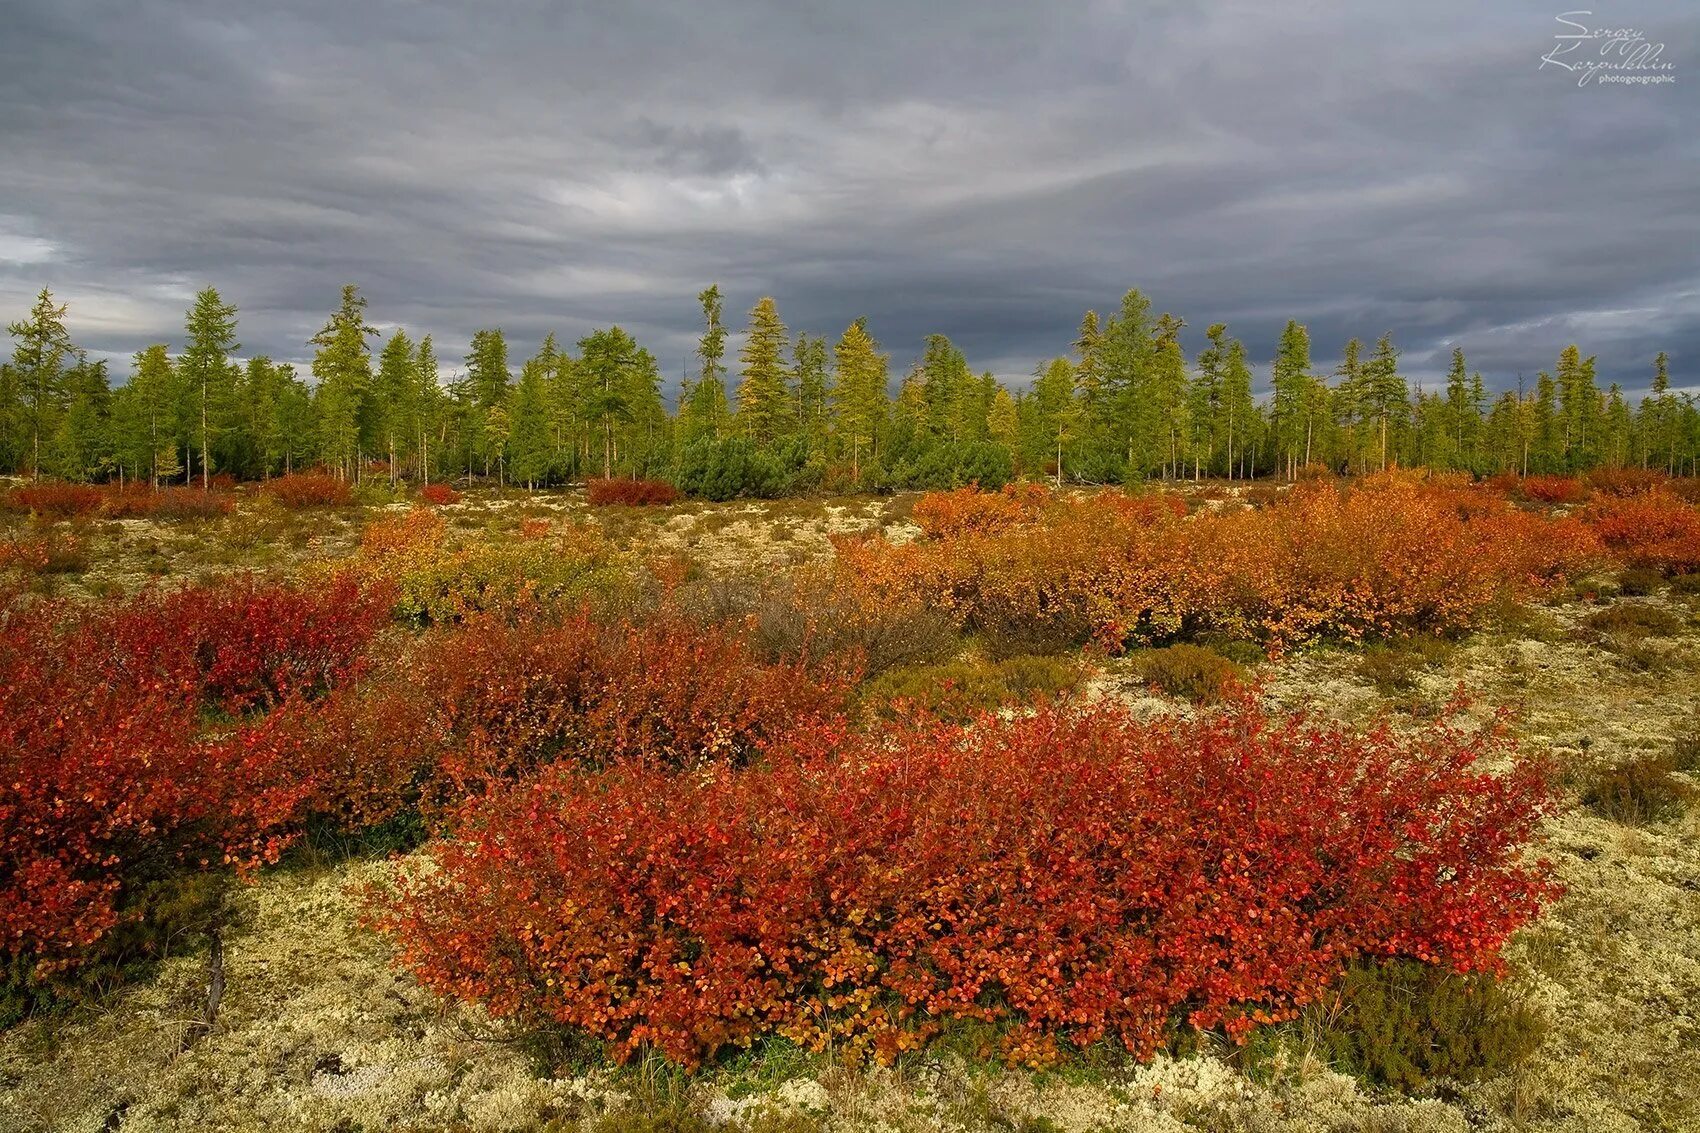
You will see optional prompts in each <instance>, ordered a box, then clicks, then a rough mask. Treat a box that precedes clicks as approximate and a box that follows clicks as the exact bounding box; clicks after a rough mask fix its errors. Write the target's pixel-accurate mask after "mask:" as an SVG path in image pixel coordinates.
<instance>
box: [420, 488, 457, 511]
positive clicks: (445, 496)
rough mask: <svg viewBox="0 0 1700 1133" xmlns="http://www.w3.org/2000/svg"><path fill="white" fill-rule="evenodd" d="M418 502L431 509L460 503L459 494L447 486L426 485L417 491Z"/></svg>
mask: <svg viewBox="0 0 1700 1133" xmlns="http://www.w3.org/2000/svg"><path fill="white" fill-rule="evenodd" d="M418 496H419V502H420V503H423V504H430V505H431V506H433V507H442V506H443V505H445V504H458V503H460V499H461V496H460V493H459V492H457V491H455V490H454V488H452V487H451V486H449V485H448V484H426V485H425V486H424V487H422V488H420V489H419V493H418Z"/></svg>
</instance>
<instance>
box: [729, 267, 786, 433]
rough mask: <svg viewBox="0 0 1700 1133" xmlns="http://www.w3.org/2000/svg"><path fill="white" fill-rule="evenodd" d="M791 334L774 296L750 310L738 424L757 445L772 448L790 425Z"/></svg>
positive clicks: (742, 353)
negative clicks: (788, 364)
mask: <svg viewBox="0 0 1700 1133" xmlns="http://www.w3.org/2000/svg"><path fill="white" fill-rule="evenodd" d="M790 340H791V334H790V332H789V331H788V330H786V329H785V324H784V323H783V322H781V321H780V319H779V307H778V306H777V305H776V304H775V303H774V301H773V298H772V296H763V297H762V298H761V299H759V300H757V301H756V305H755V306H754V307H752V308H750V326H749V330H748V331H747V332H746V333H745V336H744V347H743V349H742V350H740V351H739V352H738V357H739V360H740V361H742V362H743V364H744V368H743V377H742V380H741V381H739V383H738V425H739V429H740V431H741V432H742V433H743V434H744V435H745V436H747V437H749V438H750V440H752V441H754V442H755V443H756V444H757V445H759V446H763V447H766V446H768V445H771V444H772V443H773V442H774V440H776V439H777V438H778V437H779V436H780V435H781V433H782V432H783V431H784V430H785V428H786V427H787V425H788V424H789V422H790V418H791V415H790V414H789V413H788V412H787V402H788V392H787V390H786V385H785V377H786V371H785V349H786V347H787V346H788V345H789V344H790Z"/></svg>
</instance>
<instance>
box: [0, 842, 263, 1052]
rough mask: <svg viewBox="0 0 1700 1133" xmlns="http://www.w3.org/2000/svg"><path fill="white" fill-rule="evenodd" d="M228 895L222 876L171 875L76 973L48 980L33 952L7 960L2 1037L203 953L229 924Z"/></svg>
mask: <svg viewBox="0 0 1700 1133" xmlns="http://www.w3.org/2000/svg"><path fill="white" fill-rule="evenodd" d="M228 890H229V880H228V878H226V877H224V876H222V875H219V874H213V873H191V874H168V875H165V876H162V877H158V878H155V879H153V880H151V881H146V882H143V883H140V884H137V885H135V886H134V887H133V889H132V890H131V892H130V893H129V894H127V896H126V897H125V899H124V902H123V903H122V905H121V906H120V908H119V910H118V913H119V917H118V922H117V924H116V925H114V926H113V928H112V929H111V930H110V931H108V932H107V933H106V934H105V935H104V936H102V937H101V938H100V940H99V941H97V942H96V943H95V944H94V946H93V947H92V948H91V949H90V950H89V952H88V955H87V956H86V957H84V958H83V959H82V961H81V962H80V963H79V964H78V965H77V966H76V967H73V968H69V969H61V970H57V971H54V972H53V973H52V974H50V975H45V976H44V975H43V974H42V973H41V970H40V969H39V968H38V966H37V962H36V961H37V957H35V956H33V955H31V954H29V953H27V952H19V953H14V954H12V955H11V956H8V957H4V958H0V1029H4V1028H6V1027H9V1026H11V1025H12V1024H14V1023H16V1022H18V1021H19V1020H21V1019H24V1018H27V1017H29V1016H31V1015H35V1014H39V1013H41V1012H44V1011H53V1010H55V1009H59V1008H62V1007H63V1006H65V1005H67V1004H73V1003H77V1002H81V1001H87V1000H91V999H98V998H99V997H100V996H101V995H103V994H105V993H106V992H108V991H110V990H112V989H113V988H116V987H119V986H122V985H124V984H127V983H132V982H134V981H135V980H136V979H138V978H140V977H142V976H145V975H146V974H147V973H148V972H150V971H152V970H153V968H154V966H155V965H157V964H158V963H159V962H160V961H161V960H164V959H165V958H166V957H168V956H170V955H172V954H174V953H179V952H182V951H184V950H186V949H191V948H197V947H200V946H201V945H203V944H204V943H205V941H206V934H207V930H208V928H209V927H210V926H211V925H212V924H213V923H214V921H215V920H223V919H225V918H226V917H227V916H228V913H229V908H228V906H227V904H226V900H227V896H228Z"/></svg>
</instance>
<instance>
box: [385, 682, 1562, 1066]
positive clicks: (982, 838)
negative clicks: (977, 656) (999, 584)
mask: <svg viewBox="0 0 1700 1133" xmlns="http://www.w3.org/2000/svg"><path fill="white" fill-rule="evenodd" d="M1507 745H1508V741H1506V740H1505V739H1504V737H1503V735H1501V734H1499V733H1497V732H1474V731H1465V730H1462V729H1461V728H1459V727H1456V726H1453V725H1451V724H1441V725H1437V726H1434V727H1432V728H1430V729H1429V730H1427V731H1424V732H1422V733H1419V734H1415V735H1399V734H1395V733H1393V732H1392V731H1391V730H1388V729H1385V728H1384V729H1380V730H1377V731H1374V732H1371V733H1369V734H1367V735H1359V734H1355V733H1352V732H1350V731H1346V730H1343V729H1342V728H1340V727H1338V726H1334V725H1329V724H1322V723H1314V722H1309V721H1306V720H1304V719H1301V718H1285V719H1266V718H1265V717H1263V716H1262V715H1260V713H1259V710H1258V709H1257V708H1256V707H1255V706H1254V705H1253V704H1251V703H1250V702H1246V703H1243V704H1240V705H1238V706H1236V707H1235V708H1233V709H1232V710H1230V711H1227V712H1223V713H1219V714H1213V715H1208V716H1205V717H1203V718H1200V719H1195V720H1181V719H1163V720H1156V721H1147V722H1140V721H1137V720H1135V719H1133V718H1132V717H1131V716H1129V715H1128V714H1126V713H1125V712H1122V711H1119V710H1114V709H1109V708H1099V709H1095V710H1088V711H1080V712H1075V711H1063V710H1052V709H1046V710H1041V711H1040V712H1039V713H1038V714H1037V715H1035V716H1032V717H1027V718H1020V719H1015V720H1005V719H1001V718H998V717H985V718H982V719H981V720H979V721H978V722H977V723H976V724H974V725H972V726H970V727H967V728H957V727H950V726H945V725H936V724H935V725H927V726H921V727H917V728H915V729H913V730H908V731H902V732H898V733H895V734H891V735H886V736H874V737H858V736H854V735H849V734H845V733H843V732H841V731H839V730H837V729H824V730H817V731H814V732H812V733H810V734H809V735H808V737H807V740H806V741H805V742H804V743H803V744H802V745H801V746H800V748H799V750H797V751H795V752H791V753H789V754H785V755H782V756H776V757H774V758H770V759H769V760H767V761H764V762H762V763H759V764H755V765H751V766H749V767H745V768H739V767H736V766H733V765H730V764H724V763H722V764H714V765H711V766H709V767H707V768H704V769H702V770H701V771H700V772H698V773H696V774H691V775H669V774H666V773H665V772H664V771H663V770H662V769H661V768H659V767H656V766H655V765H653V764H649V763H645V762H630V763H623V764H620V765H618V766H615V767H613V768H611V769H609V770H607V771H605V772H603V773H601V774H597V775H588V774H585V773H583V772H582V771H581V770H579V769H578V768H576V767H574V766H571V765H560V766H557V767H554V768H551V769H549V770H547V771H545V772H543V773H542V774H540V775H539V776H538V777H537V778H536V779H534V780H532V781H529V782H526V783H523V784H520V785H517V786H515V787H513V788H511V789H509V790H507V791H504V792H501V793H499V794H497V795H495V796H492V797H490V798H488V799H484V800H480V801H478V802H477V803H475V804H470V805H468V806H467V807H466V808H465V809H464V810H463V811H462V813H461V815H460V823H459V826H458V828H457V833H456V835H455V836H454V837H453V838H451V839H449V840H446V841H443V842H440V843H438V844H436V845H435V846H434V847H433V849H432V850H431V852H430V856H431V858H432V864H433V866H434V868H432V869H426V870H421V871H418V872H415V873H413V874H411V875H410V876H409V878H408V879H406V880H405V881H404V882H403V884H402V887H401V890H400V893H399V895H397V896H396V897H395V898H394V899H393V900H392V901H391V902H390V903H388V904H387V906H386V907H383V908H381V909H380V910H379V911H378V913H377V917H376V919H377V923H378V924H379V925H380V927H381V928H382V929H383V930H384V931H385V932H387V933H388V934H389V935H391V936H392V937H393V938H394V939H395V940H396V941H397V943H398V945H399V949H400V957H401V961H402V963H403V964H404V965H405V966H406V967H407V968H408V969H409V970H411V971H412V972H413V973H415V974H416V975H417V976H418V977H419V978H420V979H421V980H422V981H423V982H424V983H425V984H427V985H428V986H430V987H432V988H434V989H435V990H437V991H439V992H441V993H445V994H448V995H453V996H457V997H460V998H463V999H468V1000H474V1001H478V1002H481V1003H484V1004H485V1005H486V1006H488V1007H489V1008H490V1009H491V1010H492V1011H494V1012H495V1013H496V1014H498V1015H503V1016H520V1017H522V1018H525V1019H527V1020H528V1021H531V1022H538V1021H548V1022H551V1023H554V1024H560V1025H566V1026H570V1027H575V1028H580V1029H582V1030H583V1031H586V1032H588V1033H589V1034H591V1035H594V1036H596V1037H599V1038H601V1039H603V1040H605V1041H606V1042H607V1043H608V1044H609V1045H610V1047H611V1049H612V1051H613V1052H614V1054H615V1056H616V1057H618V1058H622V1059H623V1058H625V1057H628V1056H630V1055H631V1054H632V1053H634V1052H635V1051H636V1050H638V1049H639V1047H640V1046H642V1045H644V1044H649V1045H652V1046H654V1047H655V1048H656V1049H658V1050H660V1051H661V1052H663V1053H664V1054H666V1055H667V1056H668V1057H670V1058H673V1059H676V1060H678V1061H680V1062H682V1063H685V1064H687V1065H691V1064H695V1063H697V1062H699V1061H700V1060H702V1059H704V1058H706V1057H710V1056H712V1055H713V1054H714V1053H715V1052H716V1051H718V1050H721V1049H723V1048H725V1047H728V1046H747V1045H749V1044H750V1043H751V1042H753V1041H755V1040H756V1039H757V1038H759V1037H761V1036H763V1035H768V1034H779V1035H783V1036H786V1037H788V1038H790V1039H792V1040H794V1041H796V1042H799V1043H801V1044H803V1045H805V1046H808V1047H811V1048H814V1049H821V1048H824V1047H826V1046H827V1045H829V1044H830V1045H833V1046H834V1047H835V1048H836V1049H838V1050H840V1051H845V1052H847V1053H851V1054H862V1055H872V1056H873V1057H876V1058H880V1059H889V1058H890V1057H892V1056H893V1055H895V1054H896V1053H898V1052H899V1051H902V1050H904V1049H912V1048H915V1047H918V1046H920V1045H921V1044H922V1043H924V1042H925V1041H927V1039H928V1038H929V1037H930V1036H931V1035H933V1034H935V1033H936V1032H937V1031H938V1030H939V1029H940V1027H941V1025H942V1024H944V1023H946V1022H948V1021H950V1020H953V1019H966V1020H977V1021H982V1022H985V1023H989V1024H992V1025H994V1026H997V1027H999V1028H1000V1029H1002V1030H1003V1033H1004V1052H1005V1054H1006V1056H1007V1057H1009V1058H1011V1059H1012V1060H1016V1061H1022V1062H1029V1063H1035V1064H1042V1063H1045V1062H1048V1061H1052V1060H1054V1059H1055V1058H1056V1057H1057V1056H1058V1054H1059V1053H1060V1048H1061V1046H1062V1045H1063V1044H1067V1045H1072V1046H1075V1047H1081V1046H1085V1045H1087V1044H1090V1043H1093V1042H1096V1041H1099V1040H1101V1039H1110V1040H1113V1041H1116V1042H1119V1043H1121V1044H1123V1045H1125V1046H1126V1047H1127V1049H1129V1050H1130V1051H1132V1052H1133V1053H1135V1054H1136V1055H1137V1056H1139V1057H1141V1058H1149V1057H1151V1055H1152V1054H1153V1053H1154V1052H1155V1051H1156V1050H1157V1049H1158V1048H1159V1047H1160V1046H1161V1044H1162V1043H1163V1042H1164V1041H1165V1039H1166V1037H1167V1036H1168V1033H1169V1032H1170V1031H1171V1029H1172V1028H1173V1026H1175V1025H1176V1023H1177V1021H1184V1023H1185V1024H1189V1025H1191V1026H1194V1027H1199V1028H1205V1029H1219V1030H1221V1031H1223V1032H1225V1033H1226V1034H1228V1035H1229V1036H1231V1037H1233V1038H1234V1039H1236V1040H1240V1039H1243V1038H1244V1037H1245V1035H1246V1034H1247V1033H1248V1032H1249V1031H1250V1030H1251V1029H1252V1028H1253V1027H1254V1026H1255V1025H1257V1024H1259V1023H1262V1022H1268V1021H1273V1020H1282V1019H1286V1018H1290V1017H1292V1016H1293V1015H1294V1014H1295V1013H1296V1011H1297V1009H1298V1008H1299V1007H1300V1006H1302V1005H1303V1004H1305V1003H1307V1002H1309V1001H1311V1000H1313V999H1315V998H1316V997H1317V996H1318V995H1319V994H1321V993H1322V991H1323V990H1324V989H1325V988H1326V987H1327V986H1328V984H1329V983H1330V982H1331V981H1332V980H1333V979H1334V977H1335V976H1336V975H1337V974H1338V972H1339V971H1340V970H1341V967H1342V965H1343V964H1345V963H1346V962H1348V961H1350V960H1352V959H1353V958H1355V957H1359V956H1366V955H1367V956H1405V957H1414V958H1417V959H1420V960H1424V961H1428V962H1433V963H1443V964H1447V965H1450V966H1452V967H1454V968H1457V969H1461V970H1468V969H1476V968H1492V967H1494V966H1496V965H1497V963H1498V961H1497V953H1498V950H1499V948H1500V946H1501V945H1502V943H1503V942H1504V940H1505V939H1506V937H1507V936H1508V935H1509V934H1510V933H1511V932H1512V931H1513V930H1514V929H1515V928H1517V927H1518V926H1519V925H1521V924H1523V923H1525V922H1526V921H1527V920H1529V919H1530V918H1531V917H1533V916H1535V915H1536V914H1537V913H1538V911H1539V910H1540V908H1541V907H1542V905H1543V904H1544V903H1545V902H1546V901H1547V900H1548V899H1550V898H1551V897H1552V896H1553V894H1554V886H1553V885H1552V883H1551V881H1550V879H1549V874H1548V870H1547V868H1546V866H1545V865H1544V863H1533V862H1529V861H1527V860H1525V859H1524V857H1523V855H1522V847H1523V846H1524V844H1525V843H1526V842H1527V841H1528V839H1529V838H1530V837H1531V836H1532V834H1533V832H1534V828H1535V824H1536V822H1537V821H1538V819H1539V818H1540V816H1541V815H1542V814H1543V813H1545V812H1546V811H1547V809H1548V806H1549V803H1548V795H1547V791H1546V787H1545V783H1544V780H1543V777H1542V775H1541V774H1540V772H1539V771H1538V769H1536V768H1534V767H1532V766H1530V765H1528V764H1525V763H1516V764H1514V768H1513V770H1511V771H1510V772H1509V773H1507V774H1506V775H1504V776H1494V775H1489V774H1485V773H1483V772H1481V771H1479V770H1477V769H1476V767H1475V766H1474V764H1475V761H1476V760H1477V759H1478V758H1479V757H1481V756H1484V755H1493V756H1502V755H1505V754H1507V753H1508V752H1507Z"/></svg>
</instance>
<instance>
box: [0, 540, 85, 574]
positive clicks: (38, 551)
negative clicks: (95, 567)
mask: <svg viewBox="0 0 1700 1133" xmlns="http://www.w3.org/2000/svg"><path fill="white" fill-rule="evenodd" d="M88 566H89V555H88V548H87V547H86V546H85V544H84V543H83V541H82V540H81V539H79V538H77V537H76V536H75V535H61V534H57V533H54V532H43V533H40V534H35V535H25V536H22V537H16V538H11V539H0V573H3V572H5V571H8V570H11V571H19V572H21V573H23V574H79V573H81V572H82V571H85V570H87V569H88Z"/></svg>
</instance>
